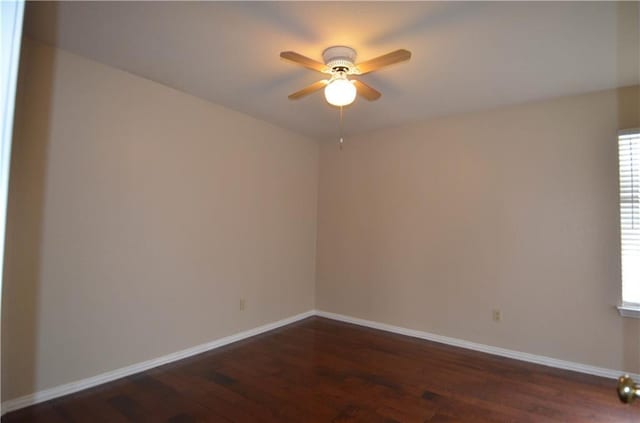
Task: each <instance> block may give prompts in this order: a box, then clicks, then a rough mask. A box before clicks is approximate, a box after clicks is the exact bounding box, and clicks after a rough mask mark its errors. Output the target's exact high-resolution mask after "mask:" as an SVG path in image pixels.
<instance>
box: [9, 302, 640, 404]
mask: <svg viewBox="0 0 640 423" xmlns="http://www.w3.org/2000/svg"><path fill="white" fill-rule="evenodd" d="M311 316H320V317H325V318H327V319H332V320H338V321H341V322H346V323H352V324H355V325H359V326H366V327H369V328H373V329H379V330H383V331H386V332H393V333H397V334H400V335H406V336H411V337H413V338H420V339H426V340H428V341H434V342H439V343H441V344H447V345H452V346H455V347H460V348H465V349H469V350H474V351H481V352H484V353H488V354H493V355H498V356H502V357H508V358H513V359H516V360H521V361H527V362H530V363H536V364H542V365H544V366H549V367H555V368H558V369H564V370H572V371H574V372H580V373H586V374H590V375H595V376H602V377H606V378H613V379H615V378H617V377H618V376H620V375H621V374H623V373H624V372H623V371H620V370H611V369H606V368H603V367H596V366H591V365H588V364H581V363H575V362H572V361H565V360H559V359H556V358H551V357H546V356H542V355H536V354H529V353H525V352H520V351H514V350H508V349H505V348H499V347H493V346H490V345H484V344H479V343H476V342H470V341H465V340H462V339H457V338H451V337H448V336H442V335H436V334H433V333H429V332H423V331H419V330H414V329H407V328H403V327H400V326H393V325H388V324H386V323H380V322H374V321H372V320H365V319H359V318H357V317H351V316H345V315H342V314H336V313H330V312H327V311H320V310H310V311H307V312H305V313H301V314H297V315H295V316H291V317H288V318H286V319H282V320H278V321H277V322H272V323H268V324H266V325H263V326H259V327H257V328H254V329H249V330H246V331H243V332H240V333H236V334H234V335H230V336H226V337H224V338H220V339H217V340H215V341H212V342H208V343H206V344H201V345H197V346H195V347H192V348H187V349H185V350H182V351H178V352H175V353H172V354H169V355H165V356H163V357H158V358H154V359H151V360H147V361H144V362H142V363H137V364H133V365H131V366H127V367H123V368H120V369H116V370H113V371H110V372H106V373H102V374H99V375H97V376H93V377H90V378H87V379H82V380H79V381H76V382H71V383H67V384H65V385H60V386H56V387H53V388H49V389H45V390H42V391H38V392H35V393H33V394H29V395H25V396H23V397H19V398H15V399H11V400H7V401H5V402H3V403H2V414H5V413H8V412H10V411H14V410H18V409H20V408H24V407H28V406H30V405H33V404H37V403H40V402H44V401H48V400H51V399H54V398H58V397H61V396H63V395H68V394H72V393H74V392H78V391H81V390H83V389H88V388H92V387H94V386H97V385H101V384H103V383H107V382H111V381H113V380H116V379H120V378H123V377H125V376H130V375H132V374H135V373H140V372H143V371H145V370H149V369H152V368H154V367H158V366H162V365H163V364H167V363H171V362H173V361H177V360H181V359H183V358H187V357H191V356H194V355H197V354H200V353H203V352H206V351H210V350H213V349H216V348H220V347H222V346H224V345H228V344H231V343H233V342H237V341H241V340H243V339H246V338H250V337H252V336H255V335H259V334H261V333H264V332H268V331H270V330H273V329H277V328H279V327H282V326H286V325H288V324H291V323H294V322H297V321H299V320H303V319H306V318H307V317H311ZM631 377H633V378H634V379H636V380H638V379H640V375H638V374H631Z"/></svg>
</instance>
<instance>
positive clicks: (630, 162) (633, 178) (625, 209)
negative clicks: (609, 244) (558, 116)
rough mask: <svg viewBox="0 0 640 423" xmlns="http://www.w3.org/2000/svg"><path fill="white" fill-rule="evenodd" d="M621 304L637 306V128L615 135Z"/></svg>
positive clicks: (639, 293)
mask: <svg viewBox="0 0 640 423" xmlns="http://www.w3.org/2000/svg"><path fill="white" fill-rule="evenodd" d="M618 158H619V162H620V236H621V243H622V244H621V245H622V251H621V252H622V303H623V305H633V306H640V129H638V130H629V131H622V132H620V134H619V135H618Z"/></svg>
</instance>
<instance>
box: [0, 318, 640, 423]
mask: <svg viewBox="0 0 640 423" xmlns="http://www.w3.org/2000/svg"><path fill="white" fill-rule="evenodd" d="M126 421H134V422H172V423H190V422H215V423H228V422H250V423H280V422H305V423H307V422H350V423H351V422H367V423H377V422H385V423H389V422H403V423H404V422H406V423H413V422H430V423H435V422H638V421H640V405H639V404H635V405H632V406H629V405H624V404H621V403H620V402H619V400H618V399H617V397H616V393H615V381H614V380H608V379H604V378H599V377H595V376H589V375H584V374H578V373H574V372H569V371H564V370H558V369H553V368H549V367H545V366H540V365H536V364H531V363H525V362H520V361H516V360H511V359H507V358H504V357H497V356H492V355H488V354H484V353H480V352H476V351H470V350H464V349H460V348H455V347H451V346H447V345H443V344H438V343H434V342H429V341H425V340H420V339H416V338H410V337H406V336H402V335H397V334H391V333H386V332H382V331H378V330H374V329H369V328H363V327H359V326H355V325H351V324H347V323H342V322H336V321H332V320H328V319H323V318H319V317H313V318H309V319H306V320H304V321H301V322H297V323H294V324H292V325H289V326H286V327H283V328H280V329H277V330H274V331H271V332H268V333H265V334H261V335H258V336H255V337H253V338H250V339H247V340H243V341H240V342H237V343H234V344H231V345H227V346H225V347H222V348H219V349H217V350H213V351H210V352H206V353H203V354H200V355H198V356H195V357H191V358H188V359H185V360H181V361H179V362H175V363H171V364H168V365H165V366H161V367H158V368H155V369H152V370H149V371H147V372H143V373H140V374H136V375H132V376H129V377H126V378H123V379H121V380H118V381H114V382H111V383H108V384H105V385H101V386H99V387H96V388H92V389H89V390H86V391H82V392H79V393H76V394H72V395H68V396H66V397H62V398H58V399H55V400H52V401H49V402H46V403H42V404H38V405H35V406H32V407H29V408H26V409H23V410H19V411H16V412H13V413H9V414H7V415H6V416H3V418H2V422H3V423H4V422H6V423H14V422H54V423H59V422H114V423H119V422H126Z"/></svg>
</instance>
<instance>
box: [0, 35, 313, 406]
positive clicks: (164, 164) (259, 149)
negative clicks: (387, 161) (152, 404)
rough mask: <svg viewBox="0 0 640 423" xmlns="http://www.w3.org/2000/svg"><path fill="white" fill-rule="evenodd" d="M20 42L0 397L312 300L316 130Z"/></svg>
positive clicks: (164, 350) (296, 309)
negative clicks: (305, 132)
mask: <svg viewBox="0 0 640 423" xmlns="http://www.w3.org/2000/svg"><path fill="white" fill-rule="evenodd" d="M26 49H27V50H26V52H25V57H24V59H26V60H25V61H24V62H23V67H22V75H21V78H22V80H21V90H20V92H19V96H20V98H19V100H18V101H19V104H18V118H17V128H16V137H15V140H14V154H13V163H12V174H11V193H10V203H9V207H10V210H9V224H8V243H7V263H6V273H5V285H4V295H3V304H2V337H3V339H2V386H3V392H2V394H3V399H4V400H7V399H11V398H15V397H18V396H21V395H24V394H28V393H32V392H34V391H38V390H42V389H45V388H50V387H53V386H56V385H60V384H63V383H66V382H70V381H75V380H79V379H82V378H86V377H90V376H94V375H96V374H99V373H102V372H105V371H109V370H113V369H116V368H120V367H123V366H126V365H130V364H133V363H137V362H140V361H143V360H147V359H151V358H155V357H159V356H162V355H164V354H168V353H172V352H175V351H178V350H181V349H184V348H188V347H192V346H194V345H197V344H201V343H204V342H208V341H212V340H214V339H216V338H220V337H222V336H225V335H229V334H232V333H236V332H238V331H241V330H244V329H248V328H253V327H256V326H259V325H261V324H264V323H267V322H272V321H276V320H278V319H282V318H284V317H288V316H291V315H294V314H297V313H300V312H304V311H308V310H310V309H312V308H313V306H314V281H315V244H316V236H315V234H316V198H317V191H316V189H317V162H318V146H317V143H316V142H314V141H310V140H309V139H306V138H304V137H302V136H299V135H296V134H293V133H291V132H288V131H286V130H283V129H280V128H278V127H275V126H272V125H270V124H268V123H265V122H262V121H258V120H255V119H252V118H250V117H248V116H245V115H242V114H240V113H236V112H233V111H230V110H228V109H225V108H222V107H219V106H215V105H212V104H210V103H207V102H205V101H202V100H199V99H197V98H194V97H191V96H189V95H186V94H183V93H180V92H178V91H175V90H173V89H169V88H167V87H165V86H162V85H159V84H156V83H154V82H151V81H148V80H145V79H142V78H138V77H135V76H133V75H130V74H127V73H125V72H121V71H118V70H115V69H113V68H110V67H107V66H103V65H100V64H98V63H96V62H93V61H90V60H86V59H83V58H80V57H78V56H75V55H72V54H69V53H66V52H62V51H59V50H53V49H51V48H48V47H44V46H42V45H39V44H35V43H33V42H28V43H27V45H26ZM212 78H213V76H212ZM212 81H213V79H212ZM240 298H246V299H247V301H248V303H247V306H248V307H247V309H246V311H244V312H240V311H239V300H240Z"/></svg>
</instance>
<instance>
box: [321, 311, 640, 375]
mask: <svg viewBox="0 0 640 423" xmlns="http://www.w3.org/2000/svg"><path fill="white" fill-rule="evenodd" d="M315 314H316V316H320V317H326V318H327V319H332V320H338V321H341V322H345V323H352V324H354V325H359V326H366V327H368V328H372V329H379V330H383V331H386V332H393V333H397V334H400V335H406V336H411V337H413V338H420V339H426V340H428V341H434V342H438V343H441V344H447V345H452V346H454V347H460V348H465V349H468V350H474V351H480V352H484V353H488V354H493V355H499V356H501V357H508V358H513V359H516V360H521V361H527V362H529V363H536V364H542V365H544V366H549V367H555V368H558V369H563V370H571V371H574V372H579V373H586V374H590V375H594V376H602V377H606V378H611V379H617V378H618V377H619V376H620V375H622V374H625V372H624V371H621V370H612V369H606V368H604V367H596V366H591V365H588V364H581V363H575V362H573V361H566V360H559V359H557V358H551V357H546V356H543V355H536V354H529V353H525V352H521V351H514V350H508V349H506V348H499V347H493V346H491V345H485V344H478V343H476V342H470V341H465V340H463V339H458V338H450V337H448V336H442V335H436V334H434V333H429V332H423V331H419V330H414V329H407V328H403V327H400V326H393V325H388V324H386V323H380V322H374V321H372V320H365V319H359V318H357V317H351V316H345V315H343V314H336V313H330V312H327V311H320V310H316V313H315ZM627 374H629V373H627ZM630 376H631V377H632V378H634V379H635V380H639V379H640V375H638V374H633V373H631V374H630Z"/></svg>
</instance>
